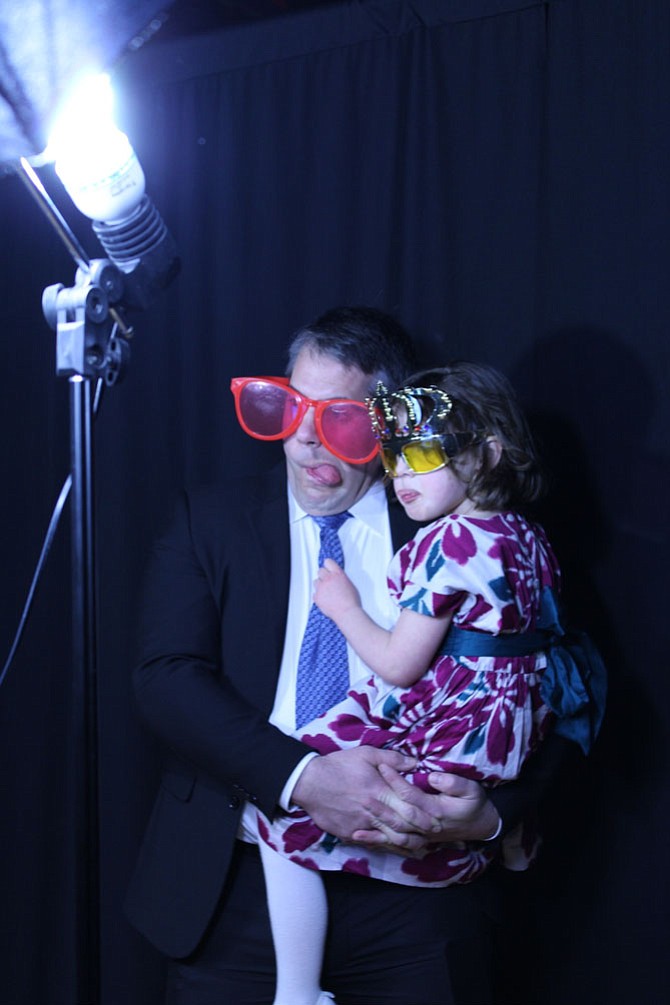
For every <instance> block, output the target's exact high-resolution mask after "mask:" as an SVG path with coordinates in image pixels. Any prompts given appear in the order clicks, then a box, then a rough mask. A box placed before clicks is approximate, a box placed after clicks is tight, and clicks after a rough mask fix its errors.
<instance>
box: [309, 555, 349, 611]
mask: <svg viewBox="0 0 670 1005" xmlns="http://www.w3.org/2000/svg"><path fill="white" fill-rule="evenodd" d="M314 603H315V604H316V605H317V607H318V608H319V609H320V610H322V611H323V613H324V614H325V615H326V616H327V617H329V618H332V619H333V621H335V622H338V621H339V619H340V618H342V617H343V616H344V615H345V614H346V612H347V611H348V610H350V609H351V608H353V607H360V606H361V598H360V596H359V593H358V590H357V589H356V587H355V586H354V584H353V583H352V582H351V580H350V579H349V577H348V576H347V574H346V573H345V571H344V570H343V569H342V568H341V567H340V566H339V565H338V564H337V562H335V561H334V560H333V559H332V558H327V559H326V560H325V562H324V563H323V565H322V566H321V568H320V569H319V574H318V576H317V578H316V579H315V580H314Z"/></svg>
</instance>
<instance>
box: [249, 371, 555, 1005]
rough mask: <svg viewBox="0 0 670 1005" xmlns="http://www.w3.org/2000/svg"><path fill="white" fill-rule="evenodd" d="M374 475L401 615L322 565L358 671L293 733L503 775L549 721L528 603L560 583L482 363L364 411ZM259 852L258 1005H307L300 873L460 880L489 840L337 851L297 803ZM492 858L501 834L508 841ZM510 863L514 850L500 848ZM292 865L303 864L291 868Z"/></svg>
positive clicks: (311, 956)
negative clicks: (267, 998) (362, 676)
mask: <svg viewBox="0 0 670 1005" xmlns="http://www.w3.org/2000/svg"><path fill="white" fill-rule="evenodd" d="M369 408H370V415H371V418H372V422H373V425H374V427H375V432H376V435H377V437H378V440H379V446H380V451H381V455H382V461H383V464H384V468H385V470H386V473H387V475H389V476H390V478H391V479H393V488H394V491H395V494H396V496H397V498H398V500H399V501H400V503H401V505H402V506H404V508H405V510H406V512H407V513H408V515H409V516H410V517H412V518H413V519H415V520H417V521H418V522H420V523H422V524H425V523H427V522H428V521H431V522H428V525H427V526H423V527H422V528H421V529H420V530H419V531H418V533H417V535H416V537H415V538H414V539H413V540H412V541H410V542H409V543H408V544H406V545H405V547H404V548H402V549H401V550H400V551H399V552H398V553H397V554H396V555H395V556H394V558H393V560H392V563H391V566H390V569H389V575H388V581H389V588H390V590H391V593H392V595H393V597H394V598H395V600H396V602H397V604H398V606H399V608H400V614H399V618H398V621H397V624H396V626H395V628H394V629H393V630H392V631H387V630H385V629H383V628H381V627H380V626H379V625H377V624H375V622H373V621H372V620H371V619H370V618H369V617H368V615H367V614H366V613H365V612H364V611H363V609H362V607H361V604H360V599H359V596H358V593H357V591H356V589H355V587H354V586H353V584H352V583H351V581H350V580H349V579H348V578H347V576H346V575H345V573H344V572H343V571H342V569H340V568H339V566H338V565H336V563H335V562H333V561H332V560H331V559H327V560H326V563H325V566H324V568H322V569H321V570H320V571H319V575H318V579H317V581H316V583H315V593H314V599H315V602H316V603H317V604H318V606H319V607H320V608H321V610H322V611H323V612H324V613H325V614H327V615H328V616H329V617H331V618H332V619H333V620H334V621H335V623H336V624H337V625H338V627H339V628H340V630H341V631H342V633H343V634H344V636H345V637H346V639H347V641H348V642H349V644H350V645H351V646H352V647H353V648H354V649H355V650H356V651H357V653H358V654H359V655H360V656H361V658H362V659H363V661H364V662H365V663H366V664H367V665H368V666H369V667H370V669H371V670H372V671H373V675H372V676H371V677H370V678H369V680H367V681H366V682H365V683H363V684H357V685H356V686H355V687H354V688H353V689H352V690H350V692H349V694H348V696H347V698H346V699H345V700H344V701H342V702H341V703H340V704H338V705H336V706H335V707H334V708H332V709H330V710H329V711H328V712H326V713H324V715H322V716H321V717H320V718H318V719H317V720H315V721H314V722H312V723H309V724H308V725H307V726H305V727H303V728H302V729H301V730H299V732H298V735H299V736H300V738H301V739H302V740H304V741H305V743H307V744H308V745H309V746H311V747H313V748H314V749H316V750H318V751H319V752H320V753H328V752H330V751H332V750H336V749H342V748H345V747H349V746H354V745H359V744H369V745H372V746H376V747H393V748H395V749H398V750H400V751H402V752H403V753H406V754H410V755H412V756H414V757H416V758H417V760H418V767H417V769H416V771H415V772H414V773H413V774H412V775H411V776H409V780H410V781H412V782H413V783H414V784H416V785H419V786H421V787H423V788H424V789H428V790H430V786H429V784H428V780H427V779H428V776H429V774H430V772H431V771H449V772H454V773H457V774H462V775H464V776H466V777H468V778H472V779H476V780H477V781H479V782H483V783H484V784H485V785H497V784H499V783H502V782H506V781H510V780H512V779H514V778H515V777H516V776H517V775H518V773H519V771H520V769H521V766H522V764H523V763H524V761H525V760H526V758H527V757H528V756H529V754H530V753H531V752H532V751H533V750H534V749H535V747H536V746H537V744H538V743H539V742H540V740H541V738H542V736H543V735H544V733H545V731H546V728H547V726H548V721H549V718H550V716H551V712H550V709H549V708H548V706H547V704H546V703H545V701H544V700H543V697H542V695H541V692H540V681H541V678H542V671H543V669H544V667H545V666H546V656H545V653H544V652H543V651H542V650H543V646H545V645H546V644H547V643H546V641H545V637H544V636H543V635H542V633H541V632H540V631H539V629H540V627H541V617H542V612H543V598H544V599H545V600H546V598H547V596H548V591H554V590H556V589H557V587H558V583H559V578H560V573H559V570H558V566H557V563H556V560H555V558H554V555H553V553H552V550H551V548H550V546H549V544H548V542H547V539H546V537H545V534H544V532H543V531H542V529H541V528H540V527H538V526H536V525H534V524H533V523H531V522H530V521H529V520H528V519H527V518H526V517H525V516H523V515H522V512H521V511H522V509H523V508H524V507H525V506H526V505H528V504H530V503H532V502H534V501H535V499H536V498H537V497H538V495H539V494H540V491H541V488H542V480H541V476H540V473H539V470H538V465H537V461H536V455H535V451H534V447H533V444H532V441H531V437H530V434H529V431H528V428H527V426H526V423H525V421H524V419H523V416H522V415H521V413H520V411H519V408H518V406H517V404H516V400H515V397H514V394H513V391H512V389H511V387H510V386H509V384H508V382H507V381H506V379H505V378H504V377H503V376H502V375H501V374H499V373H498V372H496V371H495V370H493V369H491V368H489V367H485V366H481V365H477V364H474V363H466V362H458V363H453V364H451V365H450V366H447V367H444V368H443V369H440V370H435V371H432V372H430V373H424V374H422V375H419V376H417V377H416V378H415V379H414V381H413V384H412V386H408V387H404V388H402V389H400V390H398V391H396V392H395V393H392V394H390V393H389V392H388V391H387V390H386V389H385V388H384V387H383V386H382V385H379V387H378V390H377V395H376V397H375V398H373V399H371V400H370V401H369ZM258 826H259V833H260V837H261V841H260V845H261V853H262V857H263V863H264V868H265V873H266V882H267V887H268V903H269V907H270V915H271V919H272V928H273V937H274V939H275V949H276V953H277V960H278V986H277V995H276V998H275V1005H313V1003H317V1005H324V1003H326V1002H330V1001H331V1000H332V999H331V996H330V995H328V994H327V993H325V992H321V991H320V989H319V983H318V982H319V975H320V969H321V953H322V941H323V938H324V937H325V928H326V905H325V893H324V892H323V888H322V884H321V882H320V880H319V878H318V873H317V872H316V871H315V870H341V871H344V872H355V873H360V874H363V875H366V876H372V877H376V878H379V879H383V880H387V881H390V882H394V883H403V884H409V885H417V886H434V887H440V886H448V885H450V884H452V883H466V882H469V881H470V880H472V879H474V878H475V877H476V876H478V875H479V874H480V873H481V872H482V871H483V870H484V869H485V868H486V867H487V866H488V864H489V862H490V861H491V859H492V858H493V856H494V854H495V853H496V851H497V849H496V847H495V844H496V843H495V842H494V844H493V845H491V844H482V845H481V846H476V847H473V846H471V845H470V846H469V845H465V844H449V845H446V844H435V845H434V846H432V847H429V849H428V850H427V851H426V852H425V853H424V855H423V856H422V857H419V858H416V857H412V858H403V857H402V856H400V855H396V854H391V853H386V852H384V851H383V850H379V849H377V848H374V849H370V848H366V847H362V846H352V845H347V844H345V843H342V842H341V841H339V840H338V839H336V838H334V837H332V836H331V835H329V834H326V833H324V832H323V831H321V830H320V829H319V828H318V827H317V826H316V825H315V824H314V822H313V821H312V820H311V819H310V818H309V817H308V816H307V815H306V814H305V813H304V812H303V811H302V810H295V811H294V812H291V813H289V814H287V815H286V816H285V817H283V818H281V817H280V818H276V819H275V820H274V821H273V822H272V823H270V822H269V821H268V820H267V819H266V818H265V817H263V816H262V815H260V814H259V819H258ZM506 840H507V843H508V851H509V852H510V853H511V850H512V847H513V845H512V842H510V841H509V840H508V839H506ZM514 854H515V856H516V858H517V861H516V862H515V863H514V865H515V867H517V868H518V867H520V865H521V863H520V862H519V861H518V859H519V856H520V855H521V857H523V856H522V849H521V847H520V845H519V843H518V842H517V843H516V847H515V848H514ZM301 867H302V868H301Z"/></svg>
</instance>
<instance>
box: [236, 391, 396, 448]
mask: <svg viewBox="0 0 670 1005" xmlns="http://www.w3.org/2000/svg"><path fill="white" fill-rule="evenodd" d="M258 381H265V382H266V383H268V384H272V385H274V386H275V387H279V388H281V389H282V390H290V392H291V394H292V395H293V397H294V398H295V400H296V402H297V405H298V411H297V413H296V415H295V418H294V419H293V421H292V422H291V423H290V424H289V425H288V426H287V427H286V429H284V430H282V431H281V432H280V433H273V434H272V435H270V436H264V435H263V434H261V433H255V432H254V431H253V430H251V429H250V428H249V427H248V425H247V424H246V422H245V421H244V419H243V417H242V409H241V407H240V395H241V393H242V391H243V390H244V388H245V387H247V386H248V385H249V384H253V383H257V382H258ZM230 390H231V391H232V392H233V397H234V399H235V414H236V415H237V421H238V422H239V424H240V425H241V427H242V429H243V430H244V432H245V433H247V435H248V436H252V437H253V438H254V439H255V440H285V439H287V438H288V437H289V436H292V435H293V433H295V431H296V430H297V428H298V427H299V425H300V423H301V422H302V420H303V419H304V418H305V416H306V415H307V412H308V411H309V409H310V408H313V409H314V425H315V427H316V431H317V434H318V437H319V439H320V440H321V442H322V443H323V445H324V447H325V448H326V450H328V451H329V452H330V453H331V454H334V456H335V457H338V458H339V459H340V460H341V461H345V463H347V464H367V463H368V462H369V461H371V460H372V459H373V457H375V456H376V455H378V454H379V447H378V446H377V443H376V441H375V444H374V446H373V448H372V450H371V451H370V453H369V454H367V455H366V456H365V457H360V458H352V457H347V456H346V455H345V454H343V453H341V451H339V450H335V449H334V448H333V447H332V446H331V444H330V443H329V442H328V439H327V437H326V436H325V435H324V432H323V425H322V421H321V420H322V416H323V413H324V411H325V410H326V408H328V406H329V405H340V404H343V405H356V406H357V407H360V408H362V409H363V410H364V411H365V415H366V417H368V418H369V412H368V408H367V405H366V404H365V402H364V401H356V400H355V399H354V398H324V399H322V400H321V401H315V400H314V398H308V397H307V395H305V394H301V393H300V391H296V389H295V388H294V387H291V385H290V382H289V378H288V377H233V378H232V380H231V382H230ZM370 432H371V435H372V436H373V437H374V432H373V430H372V425H371V428H370Z"/></svg>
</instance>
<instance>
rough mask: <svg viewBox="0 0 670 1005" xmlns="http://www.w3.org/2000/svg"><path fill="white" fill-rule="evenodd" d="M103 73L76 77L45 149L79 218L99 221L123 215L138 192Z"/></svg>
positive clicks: (133, 162)
mask: <svg viewBox="0 0 670 1005" xmlns="http://www.w3.org/2000/svg"><path fill="white" fill-rule="evenodd" d="M112 108H113V92H112V88H111V84H110V81H109V77H108V76H107V74H99V75H98V76H95V77H92V78H87V79H85V80H84V81H81V82H80V83H79V84H78V85H77V87H76V89H75V91H74V92H73V94H72V95H71V96H70V98H69V99H68V102H67V104H66V105H65V108H64V110H63V111H62V113H61V115H60V117H59V120H58V122H57V124H56V126H55V128H54V130H53V132H52V135H51V137H50V139H49V147H48V153H49V154H50V156H51V157H52V158H53V159H54V160H55V162H56V165H55V166H56V173H57V174H58V176H59V178H60V179H61V181H62V182H63V185H64V186H65V188H66V190H67V192H68V194H69V196H70V198H71V199H72V201H73V202H74V204H75V206H76V207H77V209H79V210H80V211H81V212H82V213H83V214H84V215H85V216H88V217H89V218H90V219H91V220H101V221H103V222H105V223H111V222H115V221H117V220H122V219H125V218H126V217H128V216H129V215H130V214H131V213H132V212H133V210H134V209H135V208H136V207H137V206H138V205H139V204H140V201H141V199H142V196H143V195H144V188H145V183H144V172H143V171H142V168H141V166H140V163H139V161H138V159H137V155H136V154H135V151H134V150H133V148H132V146H131V145H130V142H129V140H128V137H127V136H126V134H125V133H122V132H121V130H120V129H118V128H117V126H116V123H115V122H114V119H113V116H112Z"/></svg>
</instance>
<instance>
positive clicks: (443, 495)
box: [393, 457, 476, 523]
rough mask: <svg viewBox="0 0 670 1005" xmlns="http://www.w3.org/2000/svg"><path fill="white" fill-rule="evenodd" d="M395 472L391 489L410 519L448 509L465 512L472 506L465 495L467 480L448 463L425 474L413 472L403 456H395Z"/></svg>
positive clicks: (421, 519)
mask: <svg viewBox="0 0 670 1005" xmlns="http://www.w3.org/2000/svg"><path fill="white" fill-rule="evenodd" d="M397 472H398V473H397V476H396V477H395V478H394V479H393V489H394V491H395V494H396V496H397V497H398V499H399V501H400V502H401V503H402V506H403V507H404V509H405V512H406V513H407V516H408V517H410V518H411V519H412V520H417V521H419V522H420V523H423V522H425V521H427V520H436V519H437V518H438V517H440V516H446V515H447V514H449V513H464V512H465V513H469V512H471V511H472V510H473V509H475V508H476V507H475V505H474V503H473V502H472V500H471V499H468V497H467V495H466V492H467V483H466V482H464V481H462V480H461V479H460V478H459V477H458V475H457V474H456V473H455V471H454V469H453V467H452V466H451V465H447V467H445V468H439V470H437V471H429V472H428V473H427V474H416V473H415V472H414V471H412V470H411V469H410V468H409V467H408V466H407V464H406V462H405V459H404V458H403V457H399V458H398V467H397Z"/></svg>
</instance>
